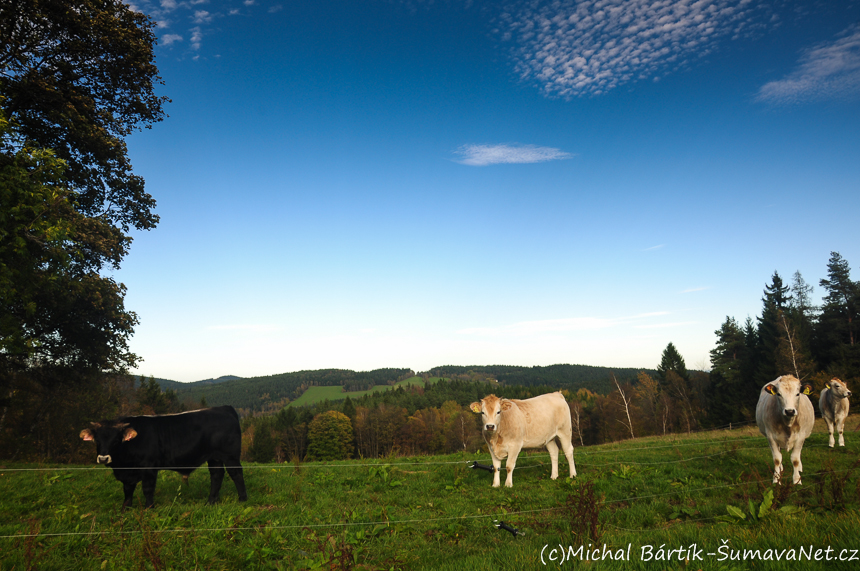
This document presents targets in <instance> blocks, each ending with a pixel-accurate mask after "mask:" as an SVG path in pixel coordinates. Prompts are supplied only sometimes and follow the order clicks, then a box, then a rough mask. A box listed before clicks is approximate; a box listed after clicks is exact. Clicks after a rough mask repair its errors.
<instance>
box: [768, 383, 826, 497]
mask: <svg viewBox="0 0 860 571" xmlns="http://www.w3.org/2000/svg"><path fill="white" fill-rule="evenodd" d="M811 390H812V387H811V386H810V385H804V386H802V387H801V385H800V381H799V380H797V378H796V377H794V376H793V375H783V376H782V377H779V378H778V379H776V380H773V381H771V382H769V383H768V384H766V385H765V386H764V387H762V389H761V394H760V395H759V398H758V405H756V407H755V420H756V424H758V429H759V430H760V431H761V433H762V434H764V435H765V436H766V437H767V441H768V443H769V444H770V451H771V453H772V454H773V467H774V470H773V483H774V484H776V483H778V482H779V479H780V476H782V450H783V449H784V450H788V451H792V452H791V463H792V465H793V466H794V477H793V479H792V482H793V483H795V484H800V473H801V472H803V464H802V463H801V461H800V451H801V450H802V449H803V442H804V441H805V440H806V438H807V437H808V436H809V435H810V434H811V433H812V425H813V424H814V423H815V409H814V408H812V403H811V402H809V397H807V396H806V395H808V394H809V392H810V391H811Z"/></svg>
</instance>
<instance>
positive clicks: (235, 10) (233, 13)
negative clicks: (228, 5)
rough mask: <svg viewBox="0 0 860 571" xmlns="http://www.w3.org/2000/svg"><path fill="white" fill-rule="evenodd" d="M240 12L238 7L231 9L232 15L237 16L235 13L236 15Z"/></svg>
mask: <svg viewBox="0 0 860 571" xmlns="http://www.w3.org/2000/svg"><path fill="white" fill-rule="evenodd" d="M238 13H239V9H238V8H233V9H232V10H230V15H231V16H235V15H236V14H238Z"/></svg>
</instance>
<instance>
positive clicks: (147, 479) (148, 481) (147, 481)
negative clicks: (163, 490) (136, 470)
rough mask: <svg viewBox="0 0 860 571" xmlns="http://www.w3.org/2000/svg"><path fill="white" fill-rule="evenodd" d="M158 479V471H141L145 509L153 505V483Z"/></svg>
mask: <svg viewBox="0 0 860 571" xmlns="http://www.w3.org/2000/svg"><path fill="white" fill-rule="evenodd" d="M157 479H158V470H144V471H143V482H142V486H143V497H144V499H145V500H146V507H148V508H151V507H152V506H154V505H155V481H156V480H157Z"/></svg>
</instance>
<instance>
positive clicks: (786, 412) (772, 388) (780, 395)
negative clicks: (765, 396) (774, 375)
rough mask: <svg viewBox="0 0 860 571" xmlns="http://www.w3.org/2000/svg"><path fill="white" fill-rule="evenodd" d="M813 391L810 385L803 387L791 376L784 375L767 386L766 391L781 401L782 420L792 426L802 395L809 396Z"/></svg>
mask: <svg viewBox="0 0 860 571" xmlns="http://www.w3.org/2000/svg"><path fill="white" fill-rule="evenodd" d="M811 389H812V387H810V386H809V385H805V386H803V387H801V385H800V381H799V380H797V378H795V377H793V376H791V375H784V376H782V377H780V378H779V379H777V380H776V382H774V383H770V384H768V385H765V390H766V391H767V392H768V393H770V394H771V395H773V396H775V397H776V398H777V399H779V403H780V406H781V408H782V418H783V420H785V421H786V422H787V423H788V424H792V423H793V422H794V420H795V419H796V418H797V408H798V405H799V403H800V394H801V392H803V394H809V391H810V390H811Z"/></svg>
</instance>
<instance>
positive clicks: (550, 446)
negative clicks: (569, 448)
mask: <svg viewBox="0 0 860 571" xmlns="http://www.w3.org/2000/svg"><path fill="white" fill-rule="evenodd" d="M546 449H547V450H548V451H549V459H550V461H551V462H552V472H551V473H550V475H549V478H550V480H557V479H558V444H556V443H555V438H553V439H552V440H550V441H549V442H547V443H546Z"/></svg>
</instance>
